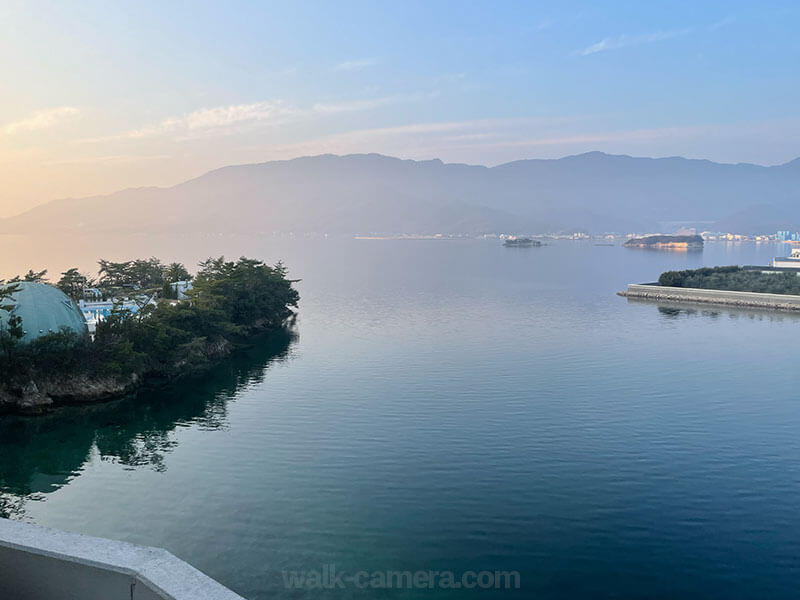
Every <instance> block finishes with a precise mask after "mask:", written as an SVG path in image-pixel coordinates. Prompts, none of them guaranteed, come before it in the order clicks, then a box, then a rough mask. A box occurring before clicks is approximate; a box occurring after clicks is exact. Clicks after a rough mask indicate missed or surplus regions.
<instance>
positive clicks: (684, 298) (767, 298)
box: [617, 283, 800, 311]
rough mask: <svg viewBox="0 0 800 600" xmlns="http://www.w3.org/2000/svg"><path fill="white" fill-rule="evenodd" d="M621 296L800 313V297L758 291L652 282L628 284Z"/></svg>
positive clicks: (619, 293) (620, 293)
mask: <svg viewBox="0 0 800 600" xmlns="http://www.w3.org/2000/svg"><path fill="white" fill-rule="evenodd" d="M617 294H618V295H620V296H625V297H627V298H642V299H645V300H664V301H671V302H696V303H700V304H719V305H725V306H740V307H748V308H766V309H774V310H792V311H800V296H793V295H789V294H761V293H757V292H732V291H728V290H705V289H699V288H680V287H667V286H662V285H656V284H652V283H631V284H630V285H628V289H626V290H623V291H621V292H617Z"/></svg>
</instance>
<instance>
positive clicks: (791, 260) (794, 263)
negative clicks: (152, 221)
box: [772, 248, 800, 270]
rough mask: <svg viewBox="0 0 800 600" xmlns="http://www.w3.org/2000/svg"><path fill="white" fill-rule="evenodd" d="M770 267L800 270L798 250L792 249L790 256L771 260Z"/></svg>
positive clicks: (799, 250)
mask: <svg viewBox="0 0 800 600" xmlns="http://www.w3.org/2000/svg"><path fill="white" fill-rule="evenodd" d="M772 266H773V267H780V268H783V269H798V270H800V248H794V249H793V250H792V255H791V256H779V257H777V258H775V259H773V260H772Z"/></svg>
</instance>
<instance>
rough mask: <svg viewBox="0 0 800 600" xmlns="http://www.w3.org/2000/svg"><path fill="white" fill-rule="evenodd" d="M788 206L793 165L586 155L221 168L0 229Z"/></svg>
mask: <svg viewBox="0 0 800 600" xmlns="http://www.w3.org/2000/svg"><path fill="white" fill-rule="evenodd" d="M798 198H800V159H797V160H794V161H792V162H789V163H786V164H784V165H780V166H774V167H763V166H758V165H752V164H746V163H742V164H720V163H714V162H711V161H706V160H695V159H685V158H680V157H673V158H659V159H653V158H636V157H630V156H620V155H608V154H603V153H601V152H590V153H586V154H580V155H576V156H568V157H565V158H562V159H553V160H541V159H533V160H521V161H515V162H510V163H506V164H503V165H499V166H496V167H491V168H489V167H485V166H473V165H464V164H446V163H443V162H441V161H439V160H429V161H412V160H401V159H398V158H393V157H388V156H382V155H377V154H356V155H348V156H335V155H321V156H313V157H303V158H297V159H292V160H284V161H272V162H266V163H261V164H251V165H237V166H229V167H223V168H221V169H216V170H214V171H210V172H208V173H206V174H204V175H201V176H200V177H197V178H195V179H191V180H189V181H186V182H184V183H181V184H178V185H176V186H173V187H169V188H153V187H148V188H135V189H128V190H123V191H120V192H116V193H114V194H110V195H107V196H94V197H89V198H80V199H65V200H57V201H54V202H50V203H48V204H44V205H42V206H39V207H36V208H34V209H32V210H30V211H28V212H26V213H23V214H21V215H18V216H15V217H12V218H9V219H5V220H4V221H2V222H0V229H2V231H4V232H18V233H25V232H33V231H39V232H50V231H73V232H86V233H89V232H140V231H160V232H170V231H174V232H180V231H207V232H231V233H233V232H272V231H277V232H295V233H303V232H317V233H386V234H391V233H482V232H501V231H504V232H517V233H535V232H546V231H555V230H559V229H585V230H589V231H597V232H599V231H620V232H627V231H647V230H656V229H658V227H659V223H662V222H665V221H719V222H720V223H719V224H720V226H722V225H725V227H724V228H723V229H725V230H734V231H739V232H742V233H757V232H759V233H760V232H764V231H774V230H775V228H776V226H780V227H782V228H783V227H786V228H789V227H797V225H798V224H800V206H799V205H800V203H799V202H797V199H798ZM767 227H768V228H769V229H764V228H767ZM762 229H763V231H762Z"/></svg>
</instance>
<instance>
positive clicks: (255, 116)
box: [121, 100, 298, 138]
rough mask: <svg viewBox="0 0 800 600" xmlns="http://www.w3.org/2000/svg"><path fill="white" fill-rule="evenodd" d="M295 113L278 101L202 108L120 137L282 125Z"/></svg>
mask: <svg viewBox="0 0 800 600" xmlns="http://www.w3.org/2000/svg"><path fill="white" fill-rule="evenodd" d="M297 112H298V110H297V109H295V108H293V107H291V106H289V105H287V104H285V103H284V102H282V101H280V100H277V101H271V102H254V103H251V104H232V105H229V106H216V107H213V108H201V109H199V110H195V111H193V112H190V113H188V114H186V115H184V116H182V117H170V118H168V119H164V120H163V121H161V122H160V123H156V124H155V125H148V126H146V127H142V128H140V129H134V130H132V131H128V132H127V133H125V134H123V135H122V136H121V137H127V138H144V137H152V136H157V135H162V134H166V133H172V132H176V131H182V132H186V131H196V130H200V129H215V128H223V127H230V126H232V125H237V124H240V123H248V122H250V123H255V122H264V121H272V122H281V121H284V120H285V119H287V118H289V117H291V116H293V115H295V114H297Z"/></svg>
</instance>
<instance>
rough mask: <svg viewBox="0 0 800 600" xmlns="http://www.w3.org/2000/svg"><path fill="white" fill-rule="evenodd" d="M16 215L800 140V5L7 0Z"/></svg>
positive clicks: (6, 102) (7, 102) (6, 65)
mask: <svg viewBox="0 0 800 600" xmlns="http://www.w3.org/2000/svg"><path fill="white" fill-rule="evenodd" d="M0 26H2V28H3V33H2V36H0V53H2V57H3V59H2V61H1V62H0V162H2V164H3V165H4V166H0V185H2V186H3V189H5V190H6V191H5V192H4V194H5V195H6V197H5V198H4V199H3V206H2V210H1V211H0V212H3V213H8V212H15V211H17V210H18V209H21V208H24V207H25V206H27V205H30V204H33V203H38V202H41V201H45V200H49V199H51V198H53V197H58V196H64V195H80V194H88V193H96V192H106V191H111V190H113V189H118V188H121V187H125V186H131V185H148V184H159V185H165V184H170V183H176V182H178V181H180V180H182V179H185V178H187V177H190V176H193V175H196V174H199V173H201V172H203V171H205V170H208V169H210V168H214V167H217V166H222V165H226V164H232V163H239V162H257V161H263V160H270V159H275V158H290V157H293V156H298V155H304V154H316V153H322V152H336V153H348V152H371V151H375V152H382V153H387V154H394V155H398V156H402V157H408V158H434V157H439V158H442V159H443V160H446V161H462V162H469V163H482V164H497V163H500V162H505V161H508V160H514V159H519V158H533V157H558V156H563V155H565V154H572V153H577V152H584V151H589V150H602V151H607V152H617V153H628V154H636V155H648V156H665V155H675V154H680V155H684V156H690V157H700V158H709V159H712V160H719V161H728V162H738V161H750V162H758V163H762V164H775V163H780V162H785V161H788V160H790V159H792V158H795V157H797V156H800V135H798V134H800V117H798V115H797V112H798V111H797V108H796V107H797V105H798V100H799V99H800V79H798V77H797V65H798V64H800V60H799V59H800V36H798V35H797V32H798V31H800V4H798V3H796V2H764V3H755V2H731V1H728V2H641V1H640V2H605V3H598V2H481V3H479V2H461V3H458V2H430V1H428V2H378V1H375V2H347V3H343V2H337V3H334V2H279V3H278V2H172V1H161V2H142V1H139V2H99V1H98V2H91V1H80V2H77V1H75V2H68V1H63V0H62V1H59V2H16V1H13V0H12V1H11V2H5V3H4V4H3V5H2V6H0Z"/></svg>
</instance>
